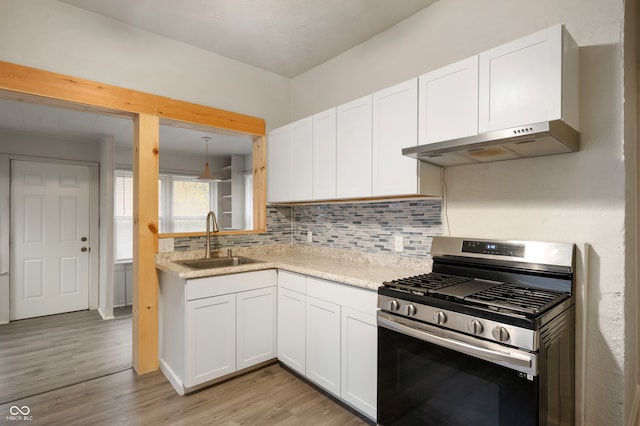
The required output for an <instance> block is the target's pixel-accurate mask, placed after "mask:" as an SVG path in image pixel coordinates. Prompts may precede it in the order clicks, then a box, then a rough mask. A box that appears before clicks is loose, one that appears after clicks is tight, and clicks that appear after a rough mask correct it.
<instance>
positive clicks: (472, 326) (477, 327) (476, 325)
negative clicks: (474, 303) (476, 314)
mask: <svg viewBox="0 0 640 426" xmlns="http://www.w3.org/2000/svg"><path fill="white" fill-rule="evenodd" d="M467 330H469V331H470V332H471V333H473V334H480V333H482V323H481V322H480V321H478V320H475V319H472V320H471V321H469V322H468V323H467Z"/></svg>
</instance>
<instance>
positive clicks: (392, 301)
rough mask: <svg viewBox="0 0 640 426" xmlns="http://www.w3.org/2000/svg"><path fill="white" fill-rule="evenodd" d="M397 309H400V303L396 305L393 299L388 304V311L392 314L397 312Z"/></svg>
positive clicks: (396, 302)
mask: <svg viewBox="0 0 640 426" xmlns="http://www.w3.org/2000/svg"><path fill="white" fill-rule="evenodd" d="M398 309H400V303H398V301H397V300H395V299H394V300H391V301H390V302H389V310H390V311H392V312H395V311H397V310H398Z"/></svg>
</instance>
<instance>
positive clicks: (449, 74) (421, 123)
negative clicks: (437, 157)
mask: <svg viewBox="0 0 640 426" xmlns="http://www.w3.org/2000/svg"><path fill="white" fill-rule="evenodd" d="M418 114H419V115H418V117H419V118H418V140H419V144H420V145H424V144H429V143H434V142H441V141H446V140H451V139H457V138H462V137H466V136H473V135H476V134H478V55H474V56H472V57H470V58H467V59H464V60H462V61H458V62H456V63H453V64H450V65H447V66H445V67H442V68H439V69H437V70H434V71H431V72H428V73H426V74H423V75H421V76H420V77H419V78H418Z"/></svg>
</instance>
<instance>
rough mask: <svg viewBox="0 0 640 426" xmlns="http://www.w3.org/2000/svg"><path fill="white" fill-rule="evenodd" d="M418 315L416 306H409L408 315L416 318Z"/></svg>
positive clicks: (410, 304) (411, 304)
mask: <svg viewBox="0 0 640 426" xmlns="http://www.w3.org/2000/svg"><path fill="white" fill-rule="evenodd" d="M415 314H416V305H414V304H413V303H409V304H408V305H407V315H409V316H410V317H412V316H414V315H415Z"/></svg>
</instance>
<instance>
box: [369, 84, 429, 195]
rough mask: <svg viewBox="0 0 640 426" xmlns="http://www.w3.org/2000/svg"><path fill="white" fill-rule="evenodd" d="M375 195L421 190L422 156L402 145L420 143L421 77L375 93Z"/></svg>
mask: <svg viewBox="0 0 640 426" xmlns="http://www.w3.org/2000/svg"><path fill="white" fill-rule="evenodd" d="M372 112H373V134H372V138H373V139H372V140H373V142H372V161H373V162H372V180H373V182H372V195H373V196H391V195H401V194H416V193H417V192H418V160H416V159H414V158H410V157H405V156H403V155H402V148H407V147H410V146H416V145H417V143H418V80H417V79H411V80H409V81H406V82H404V83H400V84H396V85H395V86H392V87H389V88H387V89H384V90H381V91H379V92H376V93H374V94H373V106H372Z"/></svg>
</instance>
